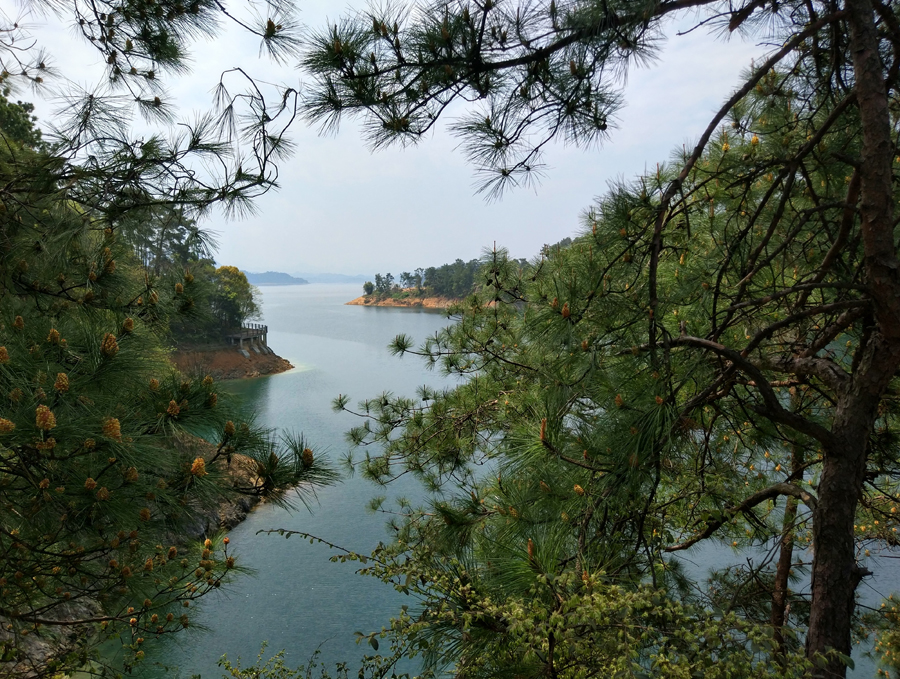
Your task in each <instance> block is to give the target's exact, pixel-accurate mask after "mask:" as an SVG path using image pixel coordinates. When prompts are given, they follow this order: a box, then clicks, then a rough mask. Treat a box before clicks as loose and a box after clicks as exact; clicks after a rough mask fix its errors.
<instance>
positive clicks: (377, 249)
mask: <svg viewBox="0 0 900 679" xmlns="http://www.w3.org/2000/svg"><path fill="white" fill-rule="evenodd" d="M355 4H356V6H358V7H362V6H364V4H363V3H362V2H356V3H355ZM300 7H301V10H302V11H301V15H300V18H301V20H302V21H303V22H304V23H305V24H307V25H309V26H322V25H323V24H324V23H325V22H326V21H328V20H329V19H330V20H331V21H332V22H333V20H334V19H336V18H338V16H340V15H341V14H343V13H344V12H345V11H348V10H347V8H348V7H350V5H347V4H340V3H334V2H331V3H329V2H326V1H324V0H306V1H303V0H301V5H300ZM41 31H43V32H41ZM35 33H36V35H39V36H41V37H42V38H43V37H45V36H46V37H50V38H51V41H52V44H51V45H50V47H51V53H52V54H54V56H55V62H56V64H57V65H58V66H59V67H60V68H61V69H62V70H63V71H64V72H67V73H68V74H69V75H70V77H72V74H71V71H66V69H67V68H70V67H71V65H72V64H81V65H82V66H79V68H78V75H76V76H75V79H76V80H78V81H79V82H81V83H82V84H84V85H88V84H89V83H90V82H92V81H95V80H96V79H98V78H101V77H102V71H103V66H102V64H100V63H98V59H97V58H96V56H95V55H94V53H92V52H91V51H90V50H88V49H86V48H84V47H83V46H81V45H79V44H77V43H75V42H74V41H73V40H71V39H67V36H70V35H71V31H70V30H66V29H62V28H60V27H50V28H44V29H39V30H36V31H35ZM763 53H765V50H764V49H763V48H760V47H758V46H756V45H755V44H753V43H752V42H746V41H742V40H741V39H740V38H739V37H737V36H733V37H732V38H731V39H730V40H728V41H725V40H723V39H722V38H721V37H718V38H717V37H713V36H711V35H709V34H708V33H704V32H702V31H697V32H695V33H692V34H690V35H686V36H672V37H671V38H670V39H669V41H668V42H667V43H666V45H665V47H664V49H663V51H662V54H661V58H660V59H659V60H658V61H657V62H655V63H653V64H652V65H650V66H649V67H645V68H639V69H635V70H633V71H631V72H630V73H629V75H628V82H627V86H626V89H625V100H626V106H625V108H624V109H623V110H622V111H621V113H620V114H619V120H618V121H617V127H616V129H614V130H612V138H611V140H610V141H609V142H608V143H606V144H605V145H604V146H603V147H602V148H600V149H596V148H592V149H588V150H582V149H577V148H574V147H571V146H565V145H562V144H557V145H555V146H553V147H551V148H550V149H549V150H548V152H547V154H546V156H545V162H546V163H547V165H548V169H547V173H546V176H545V178H544V179H543V181H542V182H541V184H540V185H539V186H538V187H537V188H536V189H534V190H529V189H524V190H523V189H518V190H514V191H511V192H508V193H507V194H505V195H504V197H503V198H502V199H501V200H500V201H499V202H493V203H488V202H486V201H485V200H484V198H483V197H482V196H480V195H476V193H475V189H474V173H473V168H472V167H471V166H470V165H468V164H467V162H466V159H465V157H464V156H463V154H462V152H461V151H460V150H459V149H457V145H458V140H456V139H455V138H453V137H451V136H450V135H449V134H447V133H446V124H445V125H443V126H440V127H439V129H438V131H436V132H435V133H434V134H433V135H431V136H430V137H428V138H426V139H424V140H423V141H422V143H421V144H420V145H419V146H417V147H413V148H407V149H399V148H391V149H387V150H381V151H376V152H374V153H373V152H370V151H369V150H368V149H367V148H366V147H365V145H364V143H363V141H362V139H361V136H360V134H359V130H358V129H357V128H356V126H355V125H354V124H352V123H351V122H350V121H346V122H345V123H344V124H343V126H342V127H341V129H340V132H339V133H338V134H337V135H335V136H326V137H323V136H320V135H319V134H318V131H317V130H315V129H311V128H308V127H304V126H303V124H302V123H300V124H297V125H296V126H295V128H294V130H293V132H292V138H293V139H294V140H295V141H296V143H297V153H296V155H295V156H294V157H293V158H292V159H291V160H289V161H286V162H285V163H284V164H283V166H282V167H281V172H280V184H281V189H280V190H279V191H277V192H273V193H270V194H268V195H266V196H264V197H263V198H261V199H260V200H259V203H258V214H256V215H254V216H252V217H249V218H246V219H244V220H242V221H230V222H229V221H226V220H225V219H224V218H222V217H220V216H215V217H213V218H211V219H209V220H208V222H207V224H206V226H207V227H208V228H210V229H213V230H214V231H216V232H218V233H219V238H220V243H221V244H220V248H219V253H218V257H217V259H218V262H219V263H220V264H232V265H236V266H238V267H240V268H242V269H245V270H248V271H268V270H271V271H285V272H288V273H298V272H321V273H324V272H334V273H346V274H364V275H367V276H371V275H373V274H374V273H375V272H382V273H386V272H392V273H394V274H395V275H396V274H397V273H399V272H400V271H403V270H412V269H414V268H416V267H418V266H423V267H427V266H434V265H440V264H443V263H445V262H449V261H453V260H455V259H457V258H461V259H464V260H468V259H471V258H473V257H478V256H479V255H480V254H481V252H482V250H483V248H485V247H491V246H492V245H493V244H494V242H496V244H497V246H498V247H506V248H507V249H509V251H510V252H511V254H512V255H513V256H515V257H531V256H533V255H534V254H536V253H537V251H538V249H539V248H540V247H541V245H543V244H544V243H553V242H556V241H558V240H560V239H562V238H564V237H566V236H571V235H573V233H574V232H575V231H576V230H577V229H578V224H579V222H578V219H579V215H580V214H581V212H582V211H583V210H585V209H586V208H587V207H589V206H590V204H591V203H592V201H593V199H594V198H595V197H596V196H599V195H601V194H603V193H604V192H605V190H606V186H607V183H608V182H609V181H610V180H612V179H616V178H621V177H624V178H628V179H631V178H633V177H635V176H637V175H639V174H641V173H642V172H644V171H645V170H650V169H653V168H655V167H656V163H657V162H660V161H665V160H667V159H668V158H669V156H670V154H671V151H672V149H673V148H676V147H680V146H681V145H682V144H686V143H690V142H691V141H692V140H695V139H696V138H697V137H698V136H699V134H700V133H701V132H702V130H703V129H704V128H705V126H706V125H707V123H708V121H709V119H710V117H711V115H712V113H713V112H714V111H715V110H716V109H717V108H718V107H719V106H720V105H721V103H722V102H723V101H724V99H725V98H726V97H727V96H728V95H729V94H730V92H731V91H732V90H733V89H734V87H735V85H736V84H737V82H738V75H739V74H740V72H741V71H742V70H743V69H745V68H747V67H748V66H749V65H750V61H751V59H753V58H754V57H755V58H757V59H758V58H759V56H760V55H761V54H763ZM239 65H240V66H244V67H248V68H249V70H250V71H251V72H252V73H254V75H256V76H259V77H262V78H265V79H267V80H269V81H272V82H286V83H290V84H293V85H294V86H298V85H300V84H301V83H302V82H303V79H304V75H303V74H302V73H301V72H300V71H298V70H296V69H294V68H279V67H274V66H272V65H271V64H270V62H268V61H267V60H266V59H265V57H263V58H260V57H259V42H258V40H256V39H254V38H253V37H252V36H249V35H246V34H245V33H243V32H241V31H240V30H238V29H228V30H227V31H226V32H225V34H224V35H223V36H220V37H219V38H218V39H217V40H215V41H211V42H208V41H203V42H201V43H198V45H197V46H196V48H195V50H194V52H193V60H192V66H193V68H192V72H191V73H190V75H188V76H185V77H182V78H180V79H178V80H177V81H170V82H171V85H170V87H169V90H170V92H171V94H172V95H173V96H174V98H175V100H176V102H177V103H178V105H179V111H180V113H181V114H182V115H183V116H185V117H190V116H191V113H192V111H199V110H202V109H203V108H205V107H208V106H209V104H210V102H211V100H212V97H211V89H212V87H213V85H214V84H215V83H216V82H217V80H218V75H219V73H220V72H221V71H223V70H224V69H227V68H230V67H233V66H239ZM48 106H49V104H39V112H40V113H41V114H42V116H47V115H49V113H48V111H49V108H48Z"/></svg>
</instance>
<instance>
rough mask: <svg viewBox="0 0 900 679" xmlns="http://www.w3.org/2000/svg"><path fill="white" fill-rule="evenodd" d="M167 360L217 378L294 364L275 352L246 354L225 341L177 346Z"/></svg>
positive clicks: (184, 369)
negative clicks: (221, 342)
mask: <svg viewBox="0 0 900 679" xmlns="http://www.w3.org/2000/svg"><path fill="white" fill-rule="evenodd" d="M170 360H171V361H172V363H174V364H175V366H176V367H177V368H178V369H179V370H180V371H181V372H183V373H186V374H188V375H191V374H199V373H203V374H204V375H211V376H212V377H213V378H215V379H218V380H239V379H245V378H248V377H261V376H263V375H276V374H278V373H283V372H287V371H288V370H290V369H292V368H293V367H294V366H293V365H291V363H290V362H289V361H287V360H285V359H283V358H282V357H281V356H277V355H276V354H267V353H259V354H257V353H256V352H255V351H247V356H245V355H244V354H242V353H241V352H240V350H239V348H238V347H237V346H228V345H224V344H221V345H219V344H216V345H203V346H194V345H192V346H185V347H177V348H176V349H175V351H174V352H172V355H171V356H170Z"/></svg>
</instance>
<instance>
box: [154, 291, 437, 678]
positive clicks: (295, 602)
mask: <svg viewBox="0 0 900 679" xmlns="http://www.w3.org/2000/svg"><path fill="white" fill-rule="evenodd" d="M358 289H359V286H357V285H324V284H312V285H304V286H283V287H281V286H279V287H268V286H267V287H265V288H263V313H264V316H265V321H264V322H265V323H267V324H268V326H269V345H270V346H271V347H272V348H273V349H274V350H275V351H276V352H277V353H278V354H279V355H281V356H283V357H284V358H286V359H287V360H289V361H290V362H291V363H293V364H294V365H295V366H296V368H295V369H294V370H291V371H289V372H286V373H282V374H280V375H273V376H270V377H259V378H255V379H250V380H241V381H235V382H230V383H228V389H229V391H232V392H233V393H235V394H236V395H238V396H240V397H241V398H243V400H244V401H245V402H246V403H247V404H248V405H249V406H251V407H253V408H255V409H256V411H257V412H258V417H259V422H260V423H261V424H264V425H266V426H269V427H273V428H278V429H283V430H284V429H286V430H294V431H298V432H301V431H302V432H303V434H304V435H305V436H306V437H307V439H308V440H309V443H310V444H312V447H313V448H314V449H315V450H316V452H317V454H328V455H329V456H330V457H331V458H332V460H333V461H335V462H336V463H337V462H339V461H340V460H341V459H342V458H343V457H344V455H345V454H346V452H347V450H348V444H346V442H345V439H344V433H345V432H346V431H347V430H348V429H350V427H352V426H354V425H356V424H358V423H359V422H358V420H357V419H356V418H354V417H353V416H351V415H348V414H346V413H335V412H333V411H332V409H331V401H332V400H333V399H334V398H335V397H337V396H338V395H339V394H350V396H351V397H352V400H351V403H353V404H355V403H356V401H357V400H361V399H363V398H372V397H375V396H377V395H379V394H381V393H382V392H383V391H391V392H394V393H397V394H407V395H414V394H415V390H416V388H417V387H419V386H422V385H423V384H427V385H429V386H432V387H436V386H440V385H441V384H444V383H447V381H446V380H445V379H444V378H443V377H442V376H441V375H440V374H439V373H436V372H431V371H428V370H427V369H426V368H425V366H424V363H423V362H421V361H419V360H417V359H416V358H415V357H407V358H404V359H399V358H397V357H393V356H391V355H390V353H389V351H388V350H387V345H388V343H389V342H390V341H391V340H392V339H393V338H394V337H395V336H396V335H397V334H398V333H401V332H404V333H407V334H409V335H411V336H412V337H413V338H415V340H416V341H417V342H421V341H422V340H424V339H425V338H426V337H427V336H428V335H431V334H433V333H434V332H436V331H437V330H439V329H440V328H442V327H444V326H445V325H446V324H447V323H448V320H447V318H446V315H445V314H443V313H433V312H423V311H421V310H407V309H392V308H378V307H374V308H368V307H359V306H345V305H344V302H346V301H347V300H350V299H353V298H354V297H356V296H358ZM376 495H387V496H388V497H398V496H404V497H409V498H415V497H421V490H420V489H419V488H418V486H417V484H416V483H415V481H414V480H413V479H408V480H407V479H403V480H402V481H400V482H398V483H396V484H392V485H391V486H390V487H388V488H386V489H380V488H378V487H376V486H375V485H374V484H372V483H370V482H368V481H365V480H363V479H361V478H359V477H353V478H347V477H346V474H344V480H343V482H342V483H339V484H337V485H335V486H333V487H330V488H325V489H322V490H320V491H318V492H317V498H318V501H315V500H314V501H313V502H312V505H311V509H312V513H310V512H307V511H306V510H305V509H304V508H303V507H302V506H300V507H299V508H298V509H297V510H296V511H294V512H287V511H284V510H281V509H278V508H276V507H272V506H268V505H263V506H261V507H259V508H257V509H256V510H255V511H253V512H252V513H251V514H250V515H249V517H248V518H247V520H246V521H244V522H243V523H242V524H240V525H239V526H237V527H236V528H234V529H233V530H231V531H229V533H228V535H229V537H230V539H231V545H232V546H233V547H234V549H235V551H236V553H237V555H238V563H239V564H240V565H242V566H246V567H249V568H252V569H254V571H255V573H254V575H252V576H243V577H238V578H237V580H236V581H235V582H234V583H233V584H232V585H230V586H228V587H225V588H223V589H222V590H221V591H220V592H216V593H215V594H214V595H213V596H210V597H207V598H206V600H205V601H204V602H203V603H202V605H201V607H200V608H199V613H195V614H194V615H193V618H194V619H195V620H196V622H197V623H198V625H202V626H204V627H206V628H207V629H206V630H205V631H203V632H197V631H193V632H188V633H182V634H178V635H174V636H172V637H169V638H167V639H162V640H160V641H158V642H155V643H154V644H152V645H148V647H147V657H146V659H145V661H144V663H143V665H142V666H141V667H139V668H138V670H137V672H138V676H140V677H146V678H147V679H156V678H158V677H163V676H165V677H167V678H171V677H191V676H193V675H197V674H199V675H200V676H201V677H202V678H203V679H210V678H213V677H220V676H222V672H221V670H220V668H218V667H217V666H216V661H217V660H218V659H219V658H220V657H221V656H222V654H223V653H227V654H228V657H229V660H232V661H234V660H235V659H237V657H238V656H241V657H242V659H243V661H244V663H250V662H252V660H253V659H255V657H256V655H257V653H258V652H259V649H260V646H261V644H262V643H263V642H264V641H267V642H268V649H267V652H268V653H269V654H271V653H272V652H274V651H277V650H280V649H285V650H286V651H287V662H288V665H289V666H295V665H297V664H301V663H305V662H306V661H307V659H308V658H309V656H310V655H311V654H312V653H314V652H315V651H316V649H320V651H321V655H320V661H322V662H325V663H326V664H331V665H333V663H335V662H341V661H345V662H347V663H349V665H350V668H351V671H352V672H355V667H356V664H357V663H358V661H359V659H360V658H362V656H363V655H365V654H366V653H367V652H368V653H371V652H372V650H371V649H370V648H369V647H368V645H357V644H356V642H355V637H354V632H355V631H357V630H358V631H361V632H371V631H373V630H380V629H381V627H382V625H384V624H385V623H386V622H387V621H388V619H389V618H390V617H391V615H393V614H394V613H396V612H397V611H398V610H399V607H400V605H401V604H403V603H410V602H408V600H406V598H405V597H403V596H402V595H400V594H398V593H397V592H395V591H394V590H393V589H392V588H391V587H389V586H387V585H385V584H383V583H381V582H379V581H377V580H374V579H372V578H364V577H361V576H358V575H356V574H355V572H354V571H355V570H356V568H358V565H354V564H349V563H348V564H335V563H331V562H330V561H329V557H330V556H332V555H333V554H335V552H333V551H332V550H330V549H328V548H327V547H325V546H323V545H320V544H315V545H310V544H309V542H308V541H303V540H302V539H300V538H299V537H296V536H295V537H293V538H292V539H290V540H285V539H284V538H283V537H279V536H278V535H257V534H256V533H257V531H260V530H267V529H277V528H286V529H291V530H298V531H304V532H308V533H312V534H314V535H316V536H318V537H321V538H323V539H326V540H328V541H330V542H333V543H336V544H339V545H341V546H343V547H346V548H347V549H351V550H354V551H357V552H362V553H368V552H369V551H370V550H371V549H372V548H373V547H375V546H376V545H377V543H378V542H379V541H381V540H386V539H387V538H388V533H387V531H386V528H385V523H386V517H385V516H384V515H383V514H372V513H370V512H368V511H367V508H366V507H367V504H368V502H369V500H371V498H373V497H375V496H376Z"/></svg>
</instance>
